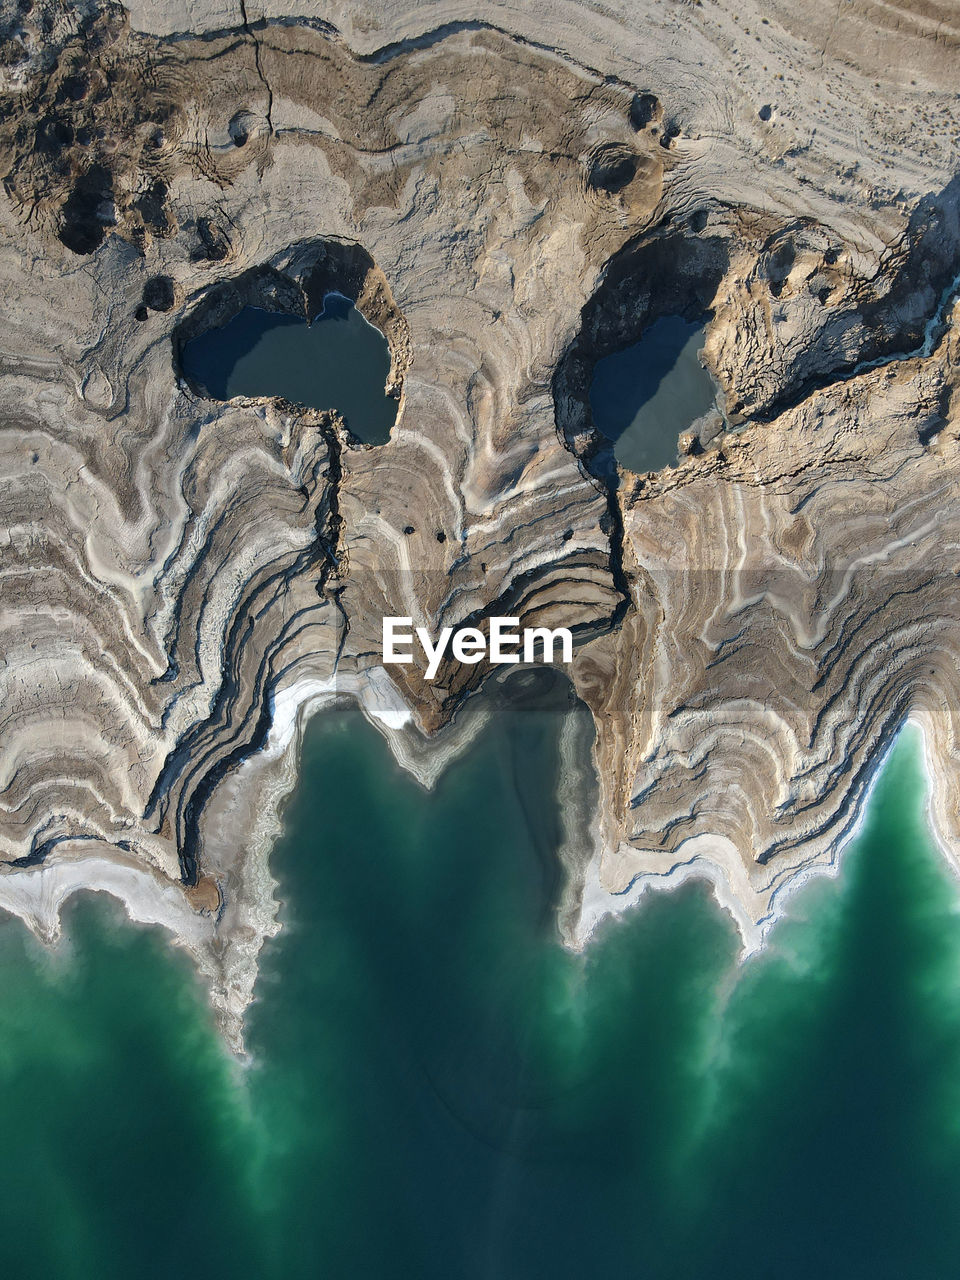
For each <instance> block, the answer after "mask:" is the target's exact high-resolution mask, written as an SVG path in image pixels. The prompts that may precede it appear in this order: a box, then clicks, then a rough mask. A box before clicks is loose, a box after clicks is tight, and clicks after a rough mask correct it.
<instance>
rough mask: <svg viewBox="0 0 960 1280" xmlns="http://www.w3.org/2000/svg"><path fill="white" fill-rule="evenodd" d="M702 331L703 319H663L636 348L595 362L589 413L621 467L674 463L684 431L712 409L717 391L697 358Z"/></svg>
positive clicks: (656, 466)
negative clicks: (691, 320)
mask: <svg viewBox="0 0 960 1280" xmlns="http://www.w3.org/2000/svg"><path fill="white" fill-rule="evenodd" d="M703 333H704V324H703V321H693V322H689V321H687V320H684V319H683V318H682V317H681V316H664V317H663V319H661V320H657V321H655V322H654V323H653V324H652V325H651V326H650V327H649V329H647V330H646V331H645V333H644V335H643V337H642V338H641V339H640V341H639V342H635V343H634V344H633V346H632V347H627V348H625V349H624V350H623V351H615V352H614V353H613V354H612V355H609V356H604V358H603V359H602V360H598V361H597V365H596V368H595V370H594V374H593V382H592V383H591V386H590V409H591V411H592V414H593V422H594V426H595V427H596V428H597V430H598V431H599V432H601V434H603V435H605V436H606V437H607V439H608V440H611V441H612V442H613V451H614V454H615V456H616V459H617V461H618V462H619V463H620V465H621V466H623V467H626V468H627V469H628V470H630V471H637V472H643V471H659V470H660V469H661V468H662V467H668V466H673V465H675V463H676V461H677V439H678V437H679V436H680V434H681V432H683V431H686V430H687V428H688V427H689V426H690V425H691V424H692V423H693V422H694V421H695V420H696V419H697V418H699V417H701V416H702V415H703V414H705V413H707V412H708V411H709V410H710V409H712V408H714V406H715V403H716V388H715V387H714V385H713V382H712V381H711V379H710V375H709V374H708V373H707V371H706V369H704V367H703V365H702V364H701V363H700V361H699V360H698V359H697V352H698V351H699V350H700V348H701V347H702V346H703Z"/></svg>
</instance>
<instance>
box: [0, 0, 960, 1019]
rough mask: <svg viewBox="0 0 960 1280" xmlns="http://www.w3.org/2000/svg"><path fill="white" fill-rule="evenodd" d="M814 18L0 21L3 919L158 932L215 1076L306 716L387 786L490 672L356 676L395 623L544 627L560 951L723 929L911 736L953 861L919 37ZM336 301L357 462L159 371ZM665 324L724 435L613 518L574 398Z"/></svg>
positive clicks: (299, 416) (943, 322) (939, 180)
mask: <svg viewBox="0 0 960 1280" xmlns="http://www.w3.org/2000/svg"><path fill="white" fill-rule="evenodd" d="M849 8H850V12H849V13H845V14H844V15H843V17H842V20H840V21H838V23H837V25H836V27H835V29H833V30H831V31H828V32H826V33H819V25H818V22H816V21H814V17H815V15H811V21H810V27H809V30H804V31H799V30H796V29H793V28H792V27H791V26H790V25H789V23H788V21H787V15H786V13H784V14H780V15H777V14H775V13H774V12H773V11H770V12H769V13H768V12H767V10H765V12H764V16H765V17H766V18H767V21H766V22H764V21H762V19H761V18H760V16H757V17H755V18H752V17H749V16H748V15H747V11H745V10H744V9H743V8H742V7H740V8H739V9H738V16H734V15H733V14H731V13H730V12H728V11H727V10H726V9H725V8H724V7H723V6H720V5H704V6H702V7H695V6H689V7H688V6H684V5H674V6H655V7H652V8H651V11H650V14H649V15H648V18H649V20H648V21H647V20H643V21H641V20H640V19H638V18H637V16H636V13H635V12H632V16H630V15H627V14H626V12H624V14H622V15H621V16H620V17H618V16H617V11H616V10H604V11H603V13H601V12H600V11H599V10H593V9H590V8H587V7H586V6H583V7H581V6H577V5H563V4H554V5H544V6H542V7H541V8H540V9H538V10H536V11H532V12H528V11H526V10H524V11H522V12H521V11H519V10H511V9H509V8H508V7H504V6H498V7H491V8H490V11H489V12H487V11H482V12H480V11H476V12H474V13H473V15H472V16H471V17H470V18H469V19H468V18H467V17H465V16H464V15H463V14H462V13H460V12H459V11H458V10H457V9H456V8H455V7H454V6H447V7H443V6H420V7H416V6H414V7H413V8H411V9H409V10H403V11H402V12H401V11H400V10H399V8H397V9H394V8H393V7H386V8H384V7H383V6H378V7H377V10H376V13H374V11H373V10H370V11H367V10H365V9H364V8H363V7H362V6H351V8H350V13H349V14H347V13H343V14H340V13H339V12H338V11H337V9H336V7H334V8H332V9H330V10H325V13H326V18H325V19H324V20H321V19H320V15H319V14H318V13H315V12H312V11H311V9H310V7H309V6H301V7H300V8H299V9H297V8H296V7H295V6H293V5H291V7H290V9H289V10H288V11H287V12H285V13H281V12H280V11H279V10H278V11H277V12H274V11H273V10H272V9H271V10H269V11H265V10H262V9H256V10H255V9H254V6H253V5H247V6H246V10H245V12H244V13H242V14H240V15H238V14H236V13H232V14H231V13H226V12H224V13H220V12H219V10H218V9H217V8H216V6H208V7H207V6H202V5H194V6H189V7H186V6H179V5H171V6H169V7H163V6H150V8H149V12H148V11H147V9H146V8H138V7H137V6H136V5H134V6H133V7H132V8H131V10H130V12H129V13H127V12H125V11H123V10H121V9H119V8H110V7H97V6H92V5H91V6H88V7H87V8H84V7H83V6H81V7H79V8H77V7H70V8H69V9H67V8H58V7H57V6H55V5H52V4H49V3H42V2H41V3H38V4H36V5H35V6H34V7H33V9H32V11H31V12H30V13H28V14H27V13H24V12H22V11H18V12H17V13H15V14H12V15H10V14H7V15H5V16H4V18H3V26H2V30H0V36H2V39H3V45H2V50H3V64H4V65H3V87H4V93H3V96H2V99H0V168H2V171H3V174H4V191H5V194H4V197H3V198H2V200H0V219H2V232H0V280H2V282H3V288H4V292H5V297H6V299H7V308H6V311H7V317H8V323H7V327H6V329H5V335H4V340H3V351H2V361H3V377H2V382H0V423H2V428H3V431H2V437H0V438H2V445H0V449H2V460H3V468H4V476H5V483H4V485H3V486H2V489H0V505H2V508H3V511H2V526H3V532H2V534H0V538H2V542H3V546H2V579H0V583H2V585H0V604H2V611H0V626H2V631H3V637H2V645H3V654H4V665H3V668H2V681H3V697H2V701H0V778H2V781H0V787H2V792H0V806H2V807H0V858H2V860H3V862H4V864H5V865H4V870H3V872H2V874H0V902H2V903H3V904H4V905H7V906H8V907H9V908H10V909H11V910H14V911H16V912H17V913H18V914H20V915H22V916H23V917H24V918H26V919H28V920H29V921H30V922H31V924H33V925H34V927H35V928H37V929H38V931H40V932H42V933H43V934H45V935H46V936H52V935H53V934H55V932H56V929H57V921H58V913H59V907H60V904H61V902H62V900H63V898H64V896H65V895H66V894H69V893H70V892H73V891H75V890H76V889H77V888H79V887H82V886H86V887H90V888H103V889H106V890H108V891H110V892H112V893H115V894H116V895H117V896H119V897H122V898H123V899H124V900H125V901H127V902H128V904H130V906H131V911H132V913H133V914H134V915H136V916H137V918H141V919H144V918H145V919H157V920H162V921H163V922H164V923H165V924H166V925H168V926H169V927H170V928H171V929H172V930H173V931H174V933H175V934H176V935H177V936H178V937H179V939H180V940H181V941H182V942H183V943H184V944H185V945H187V946H189V948H190V949H191V951H192V952H193V953H194V954H195V955H196V957H197V959H198V962H199V964H200V966H201V968H202V970H203V971H204V973H205V974H206V975H207V976H208V978H209V980H210V982H211V987H212V989H213V992H214V998H215V1002H216V1004H217V1007H218V1009H219V1010H220V1011H221V1014H222V1017H223V1022H224V1026H225V1029H226V1030H227V1032H228V1034H229V1035H230V1036H231V1037H232V1038H233V1039H234V1040H238V1037H239V1033H240V1024H241V1018H242V1012H243V1008H244V1006H245V1004H246V1002H247V1000H248V999H249V996H250V992H251V990H252V984H253V980H254V977H255V973H256V956H257V952H258V950H259V947H260V945H261V943H262V940H263V938H264V936H266V934H268V933H269V932H271V931H273V930H274V929H275V927H276V925H275V910H276V908H275V902H274V896H273V885H272V882H271V879H270V875H269V869H268V860H267V859H268V852H269V844H270V840H271V838H272V835H273V833H274V831H275V829H276V822H277V808H278V804H279V799H280V797H281V796H282V795H283V794H284V792H285V791H286V790H288V789H289V787H290V786H291V785H292V783H293V781H294V777H295V753H296V744H297V741H298V725H299V724H300V723H301V722H302V718H303V715H304V714H305V712H306V711H307V710H309V709H313V708H316V707H318V706H320V705H322V704H323V703H324V702H325V701H327V700H329V699H331V698H334V697H355V698H358V699H359V700H360V701H361V703H362V705H363V706H364V707H365V709H366V710H367V712H368V714H370V715H371V717H372V718H374V719H375V720H376V721H377V723H379V724H380V725H381V726H382V727H383V729H384V732H385V733H387V734H388V736H389V737H390V738H391V741H392V742H393V744H394V746H395V749H396V751H397V753H398V754H399V755H400V756H401V758H403V759H404V760H405V761H406V762H407V763H409V764H410V766H411V767H414V768H416V769H417V770H418V771H420V772H422V773H423V775H424V776H425V777H427V776H430V775H431V774H432V773H435V770H436V768H437V767H438V763H437V762H438V761H440V760H442V759H443V758H444V756H445V755H446V754H448V753H449V752H451V751H454V750H458V749H460V748H461V747H462V745H463V742H464V741H465V740H466V738H467V737H468V736H469V732H471V729H470V728H469V725H470V723H471V716H470V711H469V709H470V707H471V705H472V694H473V693H474V692H475V691H476V689H477V688H479V687H480V685H481V684H482V683H483V681H484V679H485V678H486V677H487V675H488V674H489V673H488V672H487V671H485V670H484V668H483V666H482V665H481V666H475V667H469V668H464V667H459V666H456V665H452V664H451V665H449V666H448V667H447V668H445V669H444V670H442V671H441V673H440V675H439V677H438V679H437V680H435V681H433V682H430V683H428V682H425V681H424V680H423V679H422V675H421V674H418V673H417V672H416V671H414V670H413V669H412V668H409V667H404V668H391V670H390V672H389V673H388V672H386V671H385V670H384V669H383V667H382V665H381V663H380V639H381V620H382V618H383V617H384V616H411V617H413V618H415V619H416V621H417V622H418V624H421V625H424V626H427V627H428V628H430V630H431V631H432V632H434V633H436V632H437V631H438V630H439V629H440V628H441V627H442V626H453V627H458V626H463V625H479V626H481V627H482V626H483V625H484V620H485V619H486V618H488V617H490V616H511V617H519V618H520V619H521V625H523V626H543V625H547V626H565V627H570V628H571V629H573V631H574V634H575V636H576V638H577V647H576V650H575V655H574V662H573V664H572V667H571V669H570V675H571V678H572V680H573V683H574V686H575V688H576V690H577V693H578V694H579V696H580V697H581V698H582V700H583V701H584V703H585V704H586V705H587V707H588V708H589V710H590V712H591V713H592V715H593V719H594V724H595V728H596V741H595V746H594V757H595V762H596V765H597V769H598V774H599V779H600V793H601V802H600V808H599V812H598V815H597V820H596V829H595V831H594V832H593V833H591V834H592V839H591V840H590V841H589V842H588V843H589V850H590V851H589V853H588V852H584V853H583V854H582V856H581V857H579V858H571V860H570V862H569V866H568V871H569V884H568V888H567V894H566V898H565V902H564V906H563V912H562V927H563V930H564V933H565V935H566V936H567V938H568V939H569V940H571V941H578V940H582V939H583V938H584V937H585V936H586V934H587V933H588V932H589V929H590V927H591V926H592V924H593V923H594V922H595V920H596V919H597V918H598V916H600V915H602V913H603V912H604V911H605V910H609V909H614V908H615V907H619V906H622V905H624V904H625V903H627V902H628V901H630V900H631V896H632V894H635V892H636V891H637V889H638V888H639V887H640V886H641V885H643V884H645V883H648V882H650V881H651V879H656V878H658V877H664V876H667V875H669V874H670V873H673V874H674V875H676V874H678V869H681V868H686V869H687V870H685V871H684V872H683V873H684V874H687V873H689V871H690V870H692V871H693V872H695V873H697V874H705V875H708V876H709V877H710V878H712V879H713V880H714V882H715V883H717V884H718V885H719V886H720V889H719V892H720V894H721V896H722V897H723V898H724V900H725V901H727V902H728V904H729V905H731V908H732V909H733V910H734V913H735V915H736V916H737V918H738V920H739V921H740V924H741V927H742V928H743V930H744V933H745V935H747V936H754V935H755V934H756V933H757V931H758V930H760V929H761V928H762V925H763V922H764V921H766V920H768V919H769V918H770V915H771V913H772V912H773V911H774V910H775V909H776V903H777V902H778V901H779V900H780V898H781V897H782V894H783V893H784V891H785V890H786V888H787V887H789V885H790V884H791V883H795V882H796V880H797V878H798V877H799V876H800V875H802V874H805V873H806V872H808V871H809V870H810V869H811V868H812V867H815V866H817V865H827V864H829V863H830V862H831V861H832V860H833V859H834V858H835V856H836V851H837V849H838V847H839V845H840V843H841V842H842V840H843V838H844V836H845V834H847V833H848V832H849V830H850V828H851V826H852V824H853V822H854V821H855V819H856V815H857V812H858V806H859V804H860V802H861V801H862V797H863V794H864V790H865V787H866V785H867V781H868V779H869V777H870V775H871V771H872V770H873V769H874V768H875V765H876V762H877V760H878V759H879V758H880V755H881V754H882V752H883V750H884V748H885V746H886V744H887V743H888V742H889V740H890V738H891V736H892V734H893V733H894V732H895V731H896V729H897V727H898V726H899V725H900V724H902V723H903V721H904V719H905V717H906V716H907V715H908V714H911V713H913V714H914V715H916V716H918V717H919V718H921V719H922V722H923V723H924V725H925V728H926V734H927V749H928V758H929V761H930V766H931V768H932V770H933V771H934V773H935V776H936V789H935V820H936V826H937V830H938V832H939V834H940V836H941V839H942V841H943V843H944V845H945V847H946V848H947V849H948V851H949V852H950V854H951V856H952V857H953V856H955V850H956V847H957V845H956V841H957V835H958V833H957V823H958V818H957V800H958V795H957V777H958V773H957V747H956V724H955V710H954V709H955V708H956V706H957V705H958V698H957V692H958V690H957V684H958V680H960V677H958V665H957V650H958V634H957V632H958V623H957V617H958V616H960V615H958V604H960V601H958V599H957V595H958V588H957V581H958V579H957V572H956V570H957V558H958V557H957V550H956V548H957V545H958V537H957V535H958V533H960V508H958V504H957V496H958V495H957V481H958V459H957V447H958V446H957V442H958V435H960V427H958V420H957V411H956V407H955V400H954V397H953V391H954V388H955V386H956V383H957V378H958V373H957V337H956V328H955V325H954V316H953V310H952V296H953V295H952V292H951V290H952V287H953V282H954V281H955V279H956V276H957V273H958V269H960V229H958V200H957V194H958V193H957V186H958V184H957V181H956V179H955V178H954V177H953V172H954V170H955V168H956V139H957V119H956V98H955V93H954V89H953V86H952V83H950V77H949V67H950V65H952V62H951V60H955V57H956V33H955V32H954V31H953V30H952V28H951V27H950V24H949V22H948V21H946V20H939V19H937V18H936V16H935V15H934V16H928V15H926V14H922V13H916V14H907V13H906V11H898V12H899V13H900V16H899V18H898V21H897V24H896V31H897V34H896V35H895V36H893V35H891V33H890V30H889V29H888V27H886V26H884V23H886V22H888V20H889V13H888V12H887V11H886V10H884V12H883V13H877V12H874V11H873V10H872V9H871V8H869V7H866V6H850V7H849ZM364 15H366V19H365V17H364ZM628 17H629V20H628ZM340 19H342V23H340V22H339V20H340ZM331 20H337V21H338V27H331V25H330V21H331ZM818 33H819V34H818ZM890 40H895V42H896V47H897V48H898V49H899V51H900V61H899V62H898V63H896V64H893V63H892V62H890V61H889V60H888V62H887V63H886V64H885V69H884V70H882V71H881V70H880V67H881V65H883V64H882V63H881V62H880V61H879V59H881V58H882V57H885V56H886V54H885V53H884V50H888V49H889V47H890V43H889V42H890ZM855 57H856V58H858V59H859V63H858V62H856V61H854V58H855ZM954 64H955V62H954ZM891 66H893V67H894V70H893V71H892V72H891V71H890V70H889V68H890V67H891ZM910 82H915V83H910ZM761 86H762V89H763V93H762V96H761V98H760V99H759V100H758V99H757V93H758V90H759V89H760V88H761ZM768 90H769V92H768ZM904 103H906V105H907V109H908V110H909V112H910V113H912V114H911V115H910V120H911V125H910V127H909V128H907V127H906V119H907V117H906V116H905V115H904V112H903V104H904ZM918 121H922V122H923V127H922V128H920V127H919V126H918V123H917V122H918ZM332 289H334V290H337V291H340V292H343V293H345V294H346V295H347V296H349V297H351V298H353V299H354V300H356V302H357V305H358V306H359V308H360V309H361V311H362V312H363V313H364V314H365V315H366V316H367V317H368V318H369V319H370V320H371V321H372V322H373V323H375V324H377V325H378V326H379V327H380V328H381V329H382V330H383V332H384V333H385V335H386V337H387V339H388V342H389V344H390V349H391V357H392V359H391V373H390V384H389V385H390V390H391V392H392V393H393V394H395V395H396V396H397V397H398V398H399V401H400V410H399V416H398V421H397V425H396V427H395V428H394V430H393V433H392V437H391V440H390V442H389V443H388V444H386V445H384V446H381V447H377V448H369V447H365V446H362V445H361V444H359V442H358V441H356V440H355V439H353V438H352V437H351V436H350V435H349V433H348V432H347V431H346V430H345V428H344V426H343V424H342V422H340V421H339V420H338V419H337V417H336V416H335V415H333V414H330V413H321V412H316V411H310V412H307V411H303V410H301V409H298V408H297V407H295V406H292V405H289V404H286V403H284V402H283V401H278V400H274V401H268V400H233V401H230V402H229V403H225V404H223V403H218V402H214V401H210V400H205V399H203V398H202V397H201V396H199V395H198V394H197V393H196V392H195V391H194V390H192V389H191V388H190V387H189V386H188V385H187V383H186V382H185V381H184V380H183V379H182V377H181V376H180V375H179V369H178V353H179V351H180V350H181V348H182V344H183V342H185V341H186V340H188V338H189V337H191V336H194V335H195V334H197V333H199V332H201V331H202V330H203V329H204V328H206V327H209V326H210V325H213V324H218V323H222V322H223V321H224V320H225V319H228V318H229V317H230V316H232V315H234V314H236V312H237V311H238V310H239V309H240V308H241V307H243V306H244V305H247V304H254V305H257V306H262V307H266V308H267V309H274V310H280V311H288V312H293V313H294V314H310V313H311V309H315V305H316V302H317V299H320V298H322V297H323V295H324V293H326V292H328V291H330V290H332ZM704 310H707V311H709V312H710V313H711V315H712V319H711V322H710V325H709V328H708V332H707V343H706V358H707V360H708V363H709V364H710V367H711V370H712V372H713V373H714V375H715V376H716V378H717V379H718V381H719V383H720V385H721V386H722V388H723V391H724V395H725V400H726V406H725V407H726V413H727V419H728V422H729V424H730V425H731V427H733V428H735V430H730V431H724V432H722V433H721V434H720V435H719V436H718V437H717V438H716V439H714V440H712V441H710V442H708V444H707V447H704V445H703V443H702V442H701V441H699V440H697V439H695V438H690V439H688V440H687V442H686V445H685V449H686V454H685V457H684V459H683V461H682V463H681V465H680V466H679V467H678V468H677V469H676V470H673V471H668V472H666V473H661V474H659V475H649V476H634V475H631V474H629V473H621V474H620V475H619V476H617V477H615V478H614V481H613V482H611V481H610V478H609V477H608V476H606V475H605V473H604V472H603V469H602V468H601V467H600V466H599V465H598V454H597V447H598V438H597V436H596V433H595V431H594V430H593V426H592V423H591V420H590V414H589V408H588V405H587V388H588V386H589V380H590V375H591V370H592V367H593V363H594V362H595V361H596V360H597V359H598V358H599V357H600V356H602V355H604V354H606V353H607V352H609V351H611V350H614V349H616V348H617V347H620V346H623V345H625V344H626V343H629V342H630V341H632V340H634V339H635V338H636V337H637V336H638V335H639V333H640V332H641V331H642V329H643V328H644V327H645V325H646V324H647V323H649V322H650V321H652V320H654V319H656V318H657V317H658V316H661V315H673V314H682V315H686V316H688V317H692V316H695V315H697V314H700V313H702V312H703V311H704ZM584 849H585V850H586V844H585V845H584ZM585 886H586V888H587V894H586V898H584V888H585Z"/></svg>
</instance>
